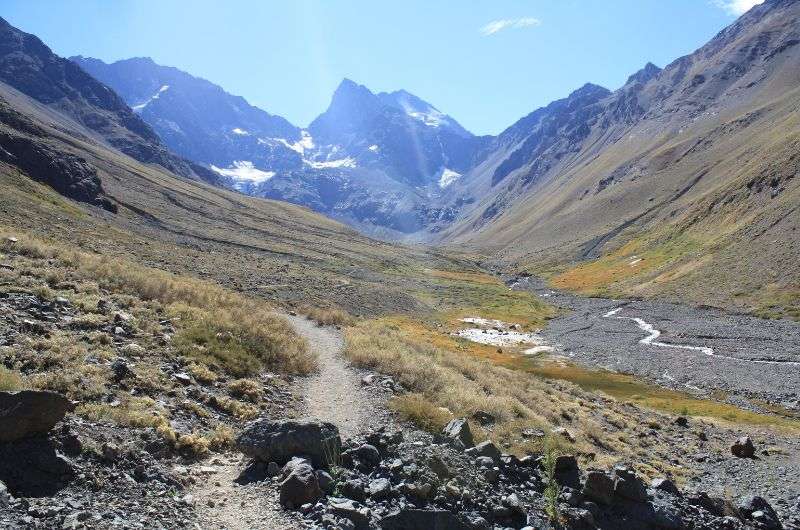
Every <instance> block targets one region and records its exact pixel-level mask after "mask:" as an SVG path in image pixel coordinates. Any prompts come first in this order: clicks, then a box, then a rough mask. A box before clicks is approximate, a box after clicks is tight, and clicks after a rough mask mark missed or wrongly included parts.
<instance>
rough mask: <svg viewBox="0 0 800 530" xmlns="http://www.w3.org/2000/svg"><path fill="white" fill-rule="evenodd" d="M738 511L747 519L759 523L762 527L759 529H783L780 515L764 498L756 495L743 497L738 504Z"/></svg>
mask: <svg viewBox="0 0 800 530" xmlns="http://www.w3.org/2000/svg"><path fill="white" fill-rule="evenodd" d="M736 509H737V510H738V511H739V514H741V515H742V516H743V517H744V518H745V519H752V520H754V521H757V522H758V523H759V525H760V526H759V528H765V529H769V530H772V529H777V528H781V524H780V520H779V519H778V514H777V513H775V510H774V509H773V508H772V506H771V505H770V504H769V503H768V502H767V501H766V500H765V499H763V498H762V497H758V496H755V495H748V496H746V497H742V498H741V499H739V501H738V502H737V503H736Z"/></svg>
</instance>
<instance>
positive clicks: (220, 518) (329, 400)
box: [190, 315, 384, 530]
mask: <svg viewBox="0 0 800 530" xmlns="http://www.w3.org/2000/svg"><path fill="white" fill-rule="evenodd" d="M284 316H285V318H286V319H287V320H288V321H289V323H290V324H291V325H292V327H293V328H294V330H295V331H296V332H297V333H298V334H299V335H302V336H303V337H305V339H306V340H307V341H308V345H309V347H310V348H311V350H312V351H313V352H314V353H315V354H316V356H317V358H318V360H319V372H318V373H316V374H314V375H312V376H311V377H309V378H308V379H307V380H306V381H304V382H301V384H302V385H303V389H302V395H303V396H304V397H305V406H304V409H303V410H301V411H299V412H300V413H301V414H300V415H302V416H307V417H310V418H314V419H318V420H323V421H329V422H331V423H333V424H334V425H336V426H337V427H339V431H340V432H341V434H342V437H343V438H348V437H352V436H355V435H357V434H358V433H359V432H361V431H362V430H364V429H365V428H366V427H367V426H368V425H370V424H371V423H374V421H375V418H376V414H380V411H382V410H384V408H383V406H382V404H381V403H379V398H378V397H376V396H375V395H373V394H371V393H369V392H368V391H367V390H366V389H365V388H364V387H362V385H361V374H360V373H359V372H358V371H357V370H355V369H353V368H351V367H350V366H349V365H348V363H347V361H345V359H344V358H343V357H342V351H343V350H344V337H343V336H342V333H341V331H339V330H337V329H335V328H332V327H320V326H317V325H316V324H315V323H314V322H312V321H310V320H308V319H306V318H304V317H299V316H290V315H284ZM247 463H248V460H247V459H246V458H244V457H242V456H240V455H232V454H231V455H226V456H225V457H221V458H218V459H214V460H213V461H212V463H211V465H209V464H203V463H201V464H198V465H197V466H193V467H192V468H191V470H190V472H191V473H192V474H193V475H195V476H196V477H197V483H196V487H195V488H193V490H192V495H193V496H194V501H195V503H196V507H197V512H198V518H199V524H200V526H201V528H203V529H214V530H217V529H226V530H248V529H253V528H265V529H266V528H269V529H275V530H279V529H280V530H283V529H293V528H300V527H302V526H303V524H302V521H301V520H300V519H299V518H297V517H296V516H293V514H292V512H286V511H285V510H283V509H282V508H281V507H280V504H279V502H278V488H277V487H276V484H275V483H274V482H272V481H264V482H251V483H245V484H239V483H238V482H237V481H238V480H239V477H240V475H241V473H242V471H243V470H244V468H245V466H246V465H247ZM212 470H213V471H212Z"/></svg>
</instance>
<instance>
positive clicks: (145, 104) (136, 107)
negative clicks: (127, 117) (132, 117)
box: [131, 85, 169, 112]
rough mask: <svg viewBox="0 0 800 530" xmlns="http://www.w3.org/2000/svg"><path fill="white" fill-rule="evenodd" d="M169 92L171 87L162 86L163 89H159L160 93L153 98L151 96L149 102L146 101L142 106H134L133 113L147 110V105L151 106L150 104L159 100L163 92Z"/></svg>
mask: <svg viewBox="0 0 800 530" xmlns="http://www.w3.org/2000/svg"><path fill="white" fill-rule="evenodd" d="M167 90H169V85H164V86H162V87H161V88H159V89H158V92H156V93H155V94H153V95H152V96H150V98H148V100H147V101H145V102H144V103H141V104H139V105H134V106H133V107H131V108H132V109H133V111H134V112H136V111H141V110H142V109H143V108H145V107H146V106H147V105H149V104H150V103H152V102H153V101H155V100H157V99H158V97H159V96H160V95H161V94H162V93H163V92H166V91H167Z"/></svg>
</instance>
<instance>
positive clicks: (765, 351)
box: [512, 277, 800, 416]
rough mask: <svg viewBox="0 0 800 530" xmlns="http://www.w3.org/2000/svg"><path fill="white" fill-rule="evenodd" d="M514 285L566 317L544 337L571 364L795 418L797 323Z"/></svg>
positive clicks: (798, 402) (799, 397)
mask: <svg viewBox="0 0 800 530" xmlns="http://www.w3.org/2000/svg"><path fill="white" fill-rule="evenodd" d="M512 285H513V288H514V289H522V290H526V291H529V292H532V293H535V294H537V295H538V296H540V297H542V298H543V299H544V300H546V301H548V302H549V303H551V304H553V305H556V306H558V307H561V308H563V309H565V310H566V313H565V314H563V315H561V316H559V317H557V318H555V319H552V320H550V321H549V322H548V325H547V327H546V328H545V329H544V330H543V331H542V335H543V336H544V337H545V338H546V339H547V340H548V341H550V342H552V343H554V344H556V345H557V350H558V351H559V352H560V353H562V354H563V355H565V356H566V357H568V358H569V359H571V360H573V361H575V362H578V363H580V364H584V365H588V366H592V367H601V368H605V369H608V370H612V371H615V372H622V373H626V374H632V375H635V376H637V377H642V378H645V379H647V380H648V381H652V382H654V383H657V384H659V385H661V386H665V387H667V388H671V389H675V390H680V391H687V392H690V393H693V394H696V395H700V396H704V397H713V398H717V399H719V398H720V397H724V400H725V401H728V402H730V403H732V404H735V405H737V406H740V407H743V408H747V409H751V410H759V411H764V410H767V411H773V412H774V411H776V410H780V409H786V410H785V411H784V412H785V413H786V414H788V415H792V416H797V415H800V394H798V389H800V323H798V322H794V321H790V320H765V319H761V318H757V317H751V316H745V315H739V314H733V313H726V312H723V311H720V310H717V309H711V308H697V307H689V306H681V305H676V304H669V303H664V302H658V301H643V300H614V299H606V298H586V297H581V296H575V295H572V294H569V293H566V292H563V291H558V290H554V289H551V288H549V287H548V286H547V285H545V284H544V282H542V281H540V280H537V279H535V278H532V277H528V278H521V279H517V280H514V281H513V283H512ZM656 332H660V334H657V333H656Z"/></svg>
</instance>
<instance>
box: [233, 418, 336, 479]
mask: <svg viewBox="0 0 800 530" xmlns="http://www.w3.org/2000/svg"><path fill="white" fill-rule="evenodd" d="M236 447H237V449H238V450H239V451H241V452H242V453H244V454H246V455H247V456H249V457H251V458H257V459H259V460H262V461H264V462H278V463H280V464H284V463H286V462H288V461H289V460H291V458H292V457H294V456H305V457H308V458H309V459H310V460H311V463H312V465H313V466H314V467H316V468H325V469H327V468H328V466H329V465H330V464H332V463H334V462H337V461H338V459H339V458H340V456H341V451H342V439H341V438H340V437H339V429H337V428H336V426H335V425H333V424H332V423H327V422H319V421H314V420H267V419H262V420H257V421H254V422H253V423H251V424H250V425H248V426H247V428H245V430H244V431H243V432H242V433H241V434H240V435H239V437H238V438H237V439H236Z"/></svg>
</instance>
